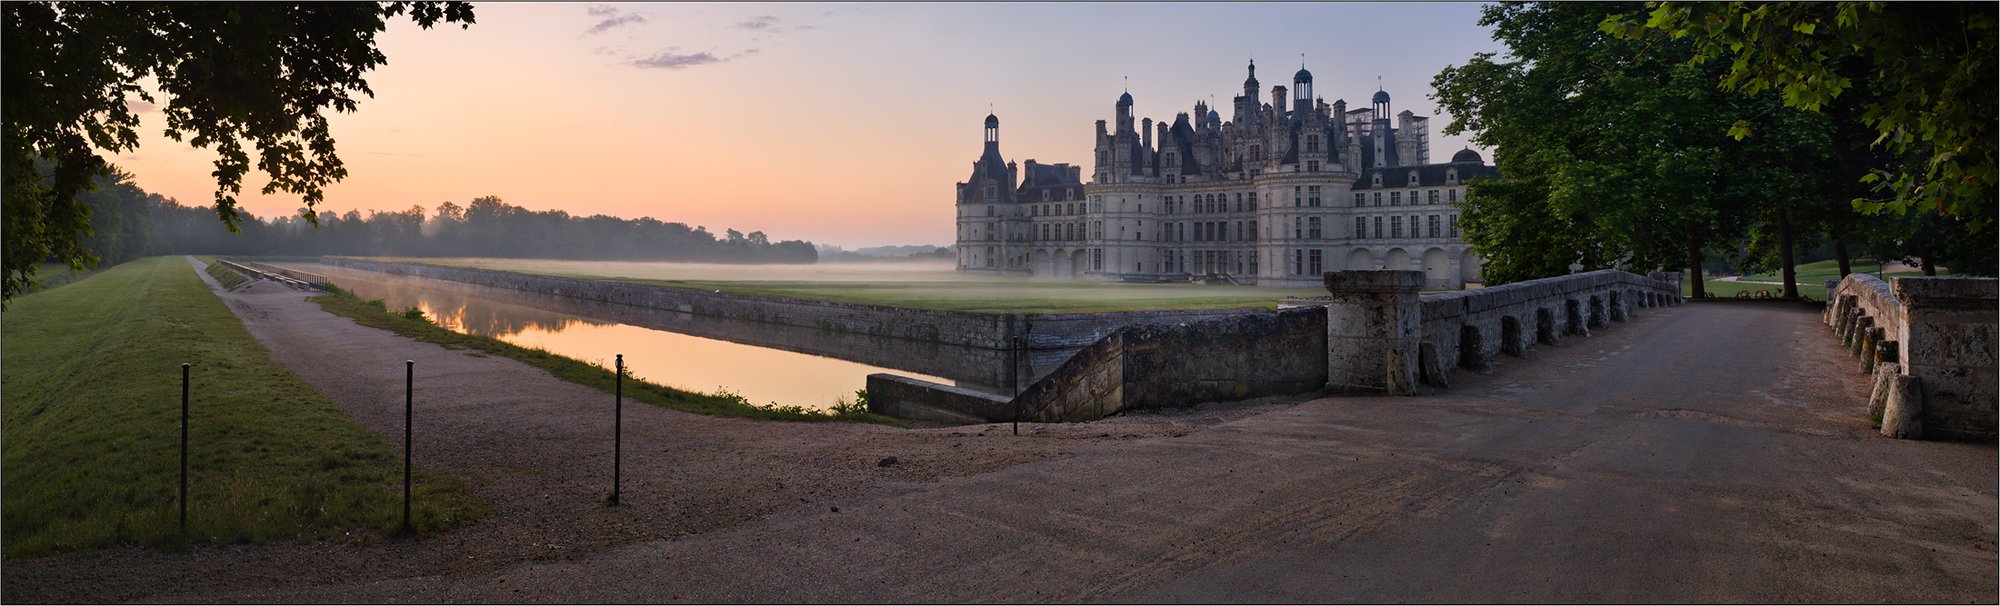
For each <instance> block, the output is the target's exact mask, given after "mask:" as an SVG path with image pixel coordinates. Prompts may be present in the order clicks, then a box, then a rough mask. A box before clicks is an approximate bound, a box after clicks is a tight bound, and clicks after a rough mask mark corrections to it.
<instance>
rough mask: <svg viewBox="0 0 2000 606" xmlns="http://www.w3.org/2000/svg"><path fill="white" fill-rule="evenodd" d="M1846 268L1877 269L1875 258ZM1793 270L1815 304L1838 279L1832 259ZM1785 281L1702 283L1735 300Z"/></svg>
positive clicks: (1770, 276) (1773, 276)
mask: <svg viewBox="0 0 2000 606" xmlns="http://www.w3.org/2000/svg"><path fill="white" fill-rule="evenodd" d="M1849 267H1850V268H1851V269H1852V270H1853V271H1854V272H1855V273H1865V274H1874V273H1876V271H1877V269H1878V267H1879V266H1878V265H1876V264H1875V260H1874V259H1855V260H1854V261H1853V262H1852V263H1851V264H1850V265H1849ZM1792 271H1793V272H1794V273H1795V275H1796V276H1797V280H1798V284H1799V294H1800V295H1801V296H1806V297H1811V298H1812V299H1813V300H1814V301H1825V300H1826V281H1827V280H1839V279H1840V278H1841V276H1840V262H1839V261H1835V260H1832V259H1828V260H1825V261H1814V262H1812V263H1805V264H1802V265H1795V266H1793V267H1792ZM1921 275H1924V272H1921V271H1909V270H1904V271H1892V272H1887V273H1883V274H1881V277H1883V278H1893V277H1897V276H1921ZM1938 275H1950V274H1949V273H1948V272H1938ZM1784 280H1785V277H1784V275H1783V274H1781V273H1779V272H1766V273H1759V274H1749V275H1745V276H1742V277H1740V278H1738V279H1736V280H1728V281H1723V280H1712V279H1711V280H1704V281H1703V282H1702V284H1704V285H1706V287H1707V289H1708V292H1711V293H1715V296H1716V298H1719V299H1729V298H1735V297H1736V293H1739V292H1750V293H1753V294H1754V293H1755V292H1757V291H1764V292H1780V293H1781V292H1784V290H1785V286H1784V284H1783V282H1784ZM1693 290H1694V288H1693V285H1692V284H1687V285H1683V286H1682V287H1681V291H1682V292H1681V294H1682V295H1687V296H1692V295H1693Z"/></svg>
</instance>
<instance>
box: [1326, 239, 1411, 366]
mask: <svg viewBox="0 0 2000 606" xmlns="http://www.w3.org/2000/svg"><path fill="white" fill-rule="evenodd" d="M1323 279H1324V280H1325V284H1326V290H1327V292H1328V293H1330V294H1331V295H1332V297H1331V301H1329V302H1328V304H1327V306H1326V349H1327V351H1326V365H1327V372H1326V382H1327V385H1326V387H1327V390H1328V391H1330V392H1333V393H1388V394H1394V395H1410V394H1414V393H1416V386H1417V361H1418V360H1417V348H1418V343H1419V341H1420V340H1421V337H1422V328H1423V318H1422V313H1423V308H1422V306H1421V305H1419V304H1418V301H1417V294H1418V293H1419V292H1420V291H1421V290H1422V289H1423V286H1424V272H1421V271H1397V270H1354V271H1335V272H1327V273H1326V274H1325V275H1324V276H1323Z"/></svg>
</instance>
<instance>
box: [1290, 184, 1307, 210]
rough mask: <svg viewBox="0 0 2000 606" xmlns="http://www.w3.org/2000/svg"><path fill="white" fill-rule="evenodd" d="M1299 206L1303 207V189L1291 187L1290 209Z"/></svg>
mask: <svg viewBox="0 0 2000 606" xmlns="http://www.w3.org/2000/svg"><path fill="white" fill-rule="evenodd" d="M1300 206H1305V188H1303V187H1299V186H1297V185H1293V186H1292V208H1298V207H1300Z"/></svg>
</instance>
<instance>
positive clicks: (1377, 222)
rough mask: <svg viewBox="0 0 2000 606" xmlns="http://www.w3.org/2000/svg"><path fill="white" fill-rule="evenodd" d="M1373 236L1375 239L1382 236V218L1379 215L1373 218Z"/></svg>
mask: <svg viewBox="0 0 2000 606" xmlns="http://www.w3.org/2000/svg"><path fill="white" fill-rule="evenodd" d="M1375 237H1376V238H1377V239H1380V238H1381V237H1382V218H1381V217H1376V218H1375Z"/></svg>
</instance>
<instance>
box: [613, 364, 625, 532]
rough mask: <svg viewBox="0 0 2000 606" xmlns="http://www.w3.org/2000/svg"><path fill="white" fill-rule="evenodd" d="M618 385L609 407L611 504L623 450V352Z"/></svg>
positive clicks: (616, 494) (619, 366)
mask: <svg viewBox="0 0 2000 606" xmlns="http://www.w3.org/2000/svg"><path fill="white" fill-rule="evenodd" d="M617 370H618V387H617V390H616V391H615V392H613V393H614V394H615V395H614V398H615V399H614V400H612V402H613V403H612V408H611V504H612V505H617V504H618V488H619V480H620V478H619V475H618V472H619V464H620V463H621V461H620V459H621V458H622V457H623V455H624V452H625V354H618V369H617Z"/></svg>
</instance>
